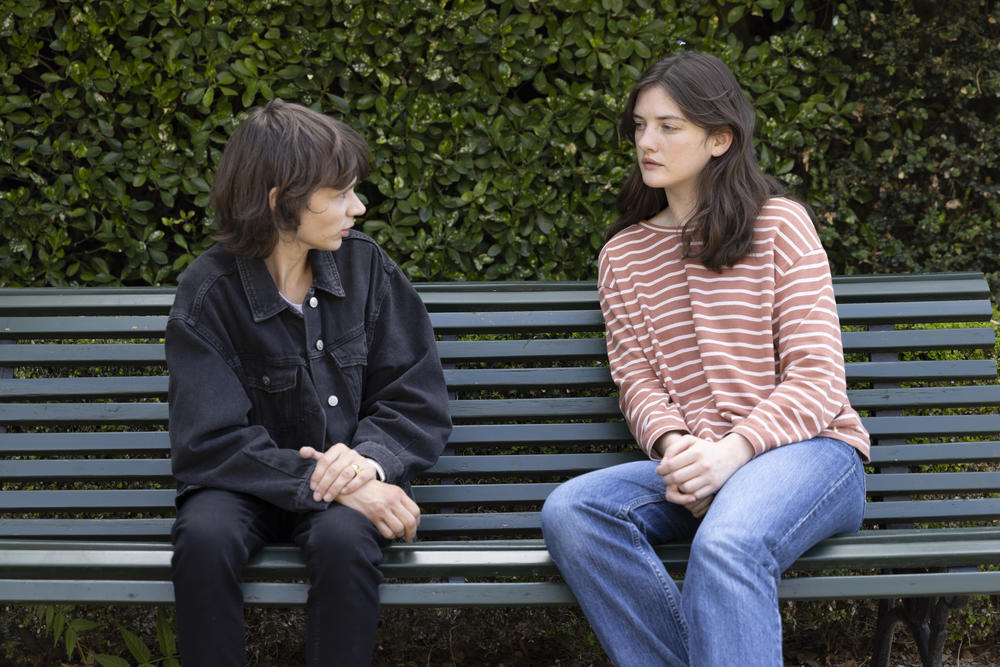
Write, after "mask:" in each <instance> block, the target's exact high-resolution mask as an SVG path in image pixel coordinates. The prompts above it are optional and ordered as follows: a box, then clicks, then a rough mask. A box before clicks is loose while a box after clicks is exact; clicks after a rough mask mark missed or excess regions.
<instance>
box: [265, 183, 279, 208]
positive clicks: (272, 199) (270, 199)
mask: <svg viewBox="0 0 1000 667" xmlns="http://www.w3.org/2000/svg"><path fill="white" fill-rule="evenodd" d="M267 205H268V207H269V208H270V209H271V213H274V209H275V208H276V207H277V206H278V188H271V189H270V190H268V191H267Z"/></svg>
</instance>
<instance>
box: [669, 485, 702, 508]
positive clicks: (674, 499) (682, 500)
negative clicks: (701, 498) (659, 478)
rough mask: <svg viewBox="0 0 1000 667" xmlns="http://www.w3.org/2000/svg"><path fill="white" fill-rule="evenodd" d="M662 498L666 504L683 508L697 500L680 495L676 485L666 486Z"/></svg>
mask: <svg viewBox="0 0 1000 667" xmlns="http://www.w3.org/2000/svg"><path fill="white" fill-rule="evenodd" d="M664 497H665V498H666V499H667V502H670V503H674V504H675V505H684V506H685V507H686V506H687V505H690V504H691V503H693V502H695V501H696V500H698V499H697V498H695V497H694V496H692V495H689V494H686V493H681V492H680V491H679V490H678V488H677V485H676V484H670V485H668V486H667V490H666V493H665V494H664Z"/></svg>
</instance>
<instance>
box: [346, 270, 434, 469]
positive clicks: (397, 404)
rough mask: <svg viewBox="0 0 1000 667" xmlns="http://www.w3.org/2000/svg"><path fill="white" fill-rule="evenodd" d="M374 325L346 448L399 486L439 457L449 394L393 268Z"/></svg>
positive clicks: (408, 288) (416, 304)
mask: <svg viewBox="0 0 1000 667" xmlns="http://www.w3.org/2000/svg"><path fill="white" fill-rule="evenodd" d="M374 317H375V322H374V326H373V331H372V340H371V343H370V344H369V346H368V363H367V366H366V373H367V375H366V378H365V389H364V394H363V396H362V400H361V409H360V415H359V422H358V428H357V430H356V431H355V434H354V438H353V440H352V447H354V449H355V450H357V451H358V453H360V454H361V455H363V456H367V457H369V458H372V459H374V460H375V461H378V463H379V464H380V465H381V466H382V468H383V470H384V471H385V475H386V479H385V481H386V482H389V483H390V484H405V483H406V482H408V481H409V480H410V479H412V478H413V477H414V476H415V475H417V474H418V473H420V472H422V471H423V470H426V469H427V468H429V467H430V466H432V465H433V464H434V462H435V461H437V459H438V456H440V455H441V452H442V451H443V450H444V447H445V444H446V443H447V441H448V436H449V435H450V434H451V428H452V424H451V416H450V410H449V405H448V391H447V388H446V386H445V380H444V372H443V371H442V369H441V360H440V358H439V357H438V352H437V344H436V342H435V338H434V331H433V330H432V328H431V323H430V318H429V317H428V315H427V310H426V308H425V307H424V304H423V301H422V300H421V299H420V297H419V295H418V294H417V292H416V290H415V289H414V288H413V286H412V285H411V284H410V282H409V281H408V280H407V279H406V277H405V276H404V275H403V274H402V272H401V271H400V270H399V269H398V268H397V267H396V266H395V265H392V266H391V268H390V269H389V270H388V272H387V283H386V288H385V289H384V290H383V294H382V297H381V298H380V299H379V301H378V306H377V308H376V309H375V310H374ZM390 351H391V353H390Z"/></svg>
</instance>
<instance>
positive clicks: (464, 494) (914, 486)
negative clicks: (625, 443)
mask: <svg viewBox="0 0 1000 667" xmlns="http://www.w3.org/2000/svg"><path fill="white" fill-rule="evenodd" d="M635 460H642V457H641V456H640V455H636V454H549V455H533V456H531V455H517V456H515V455H507V456H460V457H457V456H445V457H442V459H441V460H440V461H439V462H438V464H437V465H436V466H435V467H434V468H432V469H431V471H430V474H431V475H435V474H439V475H440V474H445V475H451V476H460V475H489V476H502V477H509V476H511V475H515V476H521V477H522V478H523V476H525V475H542V474H548V475H551V474H557V475H570V474H577V473H580V472H586V471H588V470H594V469H596V468H601V467H605V466H607V465H614V464H617V463H623V462H626V461H635ZM0 478H2V479H4V481H6V482H12V483H13V482H16V483H38V482H67V481H81V482H91V483H94V482H109V481H147V482H155V483H158V484H165V485H167V486H168V487H172V486H173V477H172V475H171V469H170V461H169V460H168V459H75V460H72V459H70V460H66V459H60V460H29V461H3V462H0ZM555 486H556V483H526V482H522V481H517V478H516V477H515V480H514V481H507V480H504V481H502V482H500V483H495V484H486V483H476V484H462V485H453V484H450V485H441V486H437V485H417V486H415V487H414V497H415V498H416V499H417V500H418V502H421V503H429V504H434V503H437V504H448V505H461V504H464V503H474V504H483V505H485V504H489V503H512V502H541V501H542V500H544V499H545V498H546V497H547V496H548V494H549V493H550V492H551V491H552V490H553V489H554V488H555ZM866 488H867V490H868V493H869V495H892V494H904V493H905V494H940V493H993V492H997V491H1000V472H991V471H983V472H931V473H898V474H870V475H868V476H867V481H866ZM2 493H6V494H16V493H21V492H19V491H6V492H2ZM27 493H36V492H33V491H32V492H27ZM37 493H50V492H47V491H41V492H37ZM76 493H103V491H79V492H76ZM9 497H10V496H7V497H6V498H9ZM77 497H78V496H75V497H73V498H77ZM4 501H5V496H3V495H0V508H3V507H5V505H4V504H3V503H4ZM77 502H79V501H77V500H75V499H70V500H67V501H63V503H68V504H61V505H60V507H59V509H71V508H74V507H81V505H79V504H75V503H77ZM49 509H54V508H51V507H50V508H49Z"/></svg>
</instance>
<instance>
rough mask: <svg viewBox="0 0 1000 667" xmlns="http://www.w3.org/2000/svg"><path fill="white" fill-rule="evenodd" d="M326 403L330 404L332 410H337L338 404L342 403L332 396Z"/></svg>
mask: <svg viewBox="0 0 1000 667" xmlns="http://www.w3.org/2000/svg"><path fill="white" fill-rule="evenodd" d="M326 402H327V403H329V404H330V407H331V408H335V407H337V403H340V399H339V398H337V397H336V396H332V395H331V396H330V398H328V399H326Z"/></svg>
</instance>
